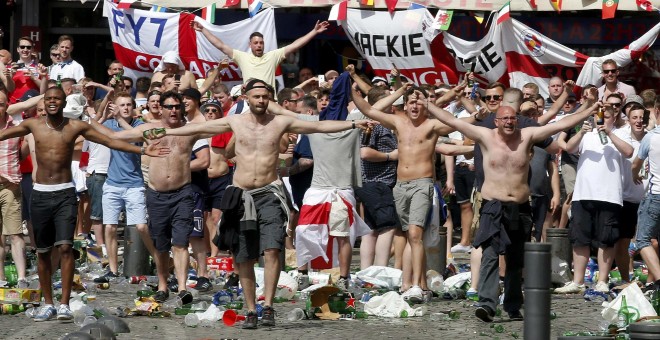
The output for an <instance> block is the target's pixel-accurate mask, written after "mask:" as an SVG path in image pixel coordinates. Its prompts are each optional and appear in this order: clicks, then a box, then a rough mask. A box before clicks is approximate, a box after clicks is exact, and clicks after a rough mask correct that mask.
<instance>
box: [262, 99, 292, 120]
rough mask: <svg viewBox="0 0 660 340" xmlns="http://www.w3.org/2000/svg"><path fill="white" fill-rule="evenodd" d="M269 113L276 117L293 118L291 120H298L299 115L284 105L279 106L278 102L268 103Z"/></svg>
mask: <svg viewBox="0 0 660 340" xmlns="http://www.w3.org/2000/svg"><path fill="white" fill-rule="evenodd" d="M268 112H270V113H272V114H274V115H277V116H287V117H291V118H298V114H297V113H295V112H293V111H289V110H287V109H285V108H283V107H282V105H280V104H278V103H277V102H276V101H271V102H270V103H268Z"/></svg>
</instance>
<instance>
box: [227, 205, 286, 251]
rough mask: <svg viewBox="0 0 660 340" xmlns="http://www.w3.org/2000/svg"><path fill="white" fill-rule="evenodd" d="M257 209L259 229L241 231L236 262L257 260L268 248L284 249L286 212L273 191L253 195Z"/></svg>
mask: <svg viewBox="0 0 660 340" xmlns="http://www.w3.org/2000/svg"><path fill="white" fill-rule="evenodd" d="M252 198H253V199H254V205H255V208H256V210H257V225H258V230H257V231H255V232H239V233H238V248H237V249H234V250H233V253H234V257H235V259H236V263H244V262H248V261H251V260H256V259H258V258H259V256H261V255H263V253H264V251H265V250H267V249H278V250H280V251H281V250H282V249H284V237H285V236H286V228H285V223H286V220H287V216H286V212H285V211H284V209H282V205H281V202H280V200H279V198H277V196H275V194H273V193H265V194H262V195H257V196H253V197H252Z"/></svg>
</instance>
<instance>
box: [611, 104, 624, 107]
mask: <svg viewBox="0 0 660 340" xmlns="http://www.w3.org/2000/svg"><path fill="white" fill-rule="evenodd" d="M609 104H610V105H612V107H621V103H609Z"/></svg>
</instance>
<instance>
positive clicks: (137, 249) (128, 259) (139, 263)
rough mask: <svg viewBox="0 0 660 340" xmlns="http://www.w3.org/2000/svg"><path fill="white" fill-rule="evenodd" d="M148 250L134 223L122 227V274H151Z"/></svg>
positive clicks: (127, 275) (128, 275) (129, 275)
mask: <svg viewBox="0 0 660 340" xmlns="http://www.w3.org/2000/svg"><path fill="white" fill-rule="evenodd" d="M150 271H151V266H150V265H149V251H148V250H147V247H145V245H144V243H143V242H142V238H140V233H139V232H138V230H137V228H136V227H135V225H129V226H126V228H124V276H126V277H131V276H139V275H151V272H150Z"/></svg>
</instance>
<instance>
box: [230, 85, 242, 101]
mask: <svg viewBox="0 0 660 340" xmlns="http://www.w3.org/2000/svg"><path fill="white" fill-rule="evenodd" d="M242 88H243V85H241V84H238V85H235V86H234V87H232V88H231V91H229V95H230V96H232V98H236V97H238V96H240V95H241V91H242Z"/></svg>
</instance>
